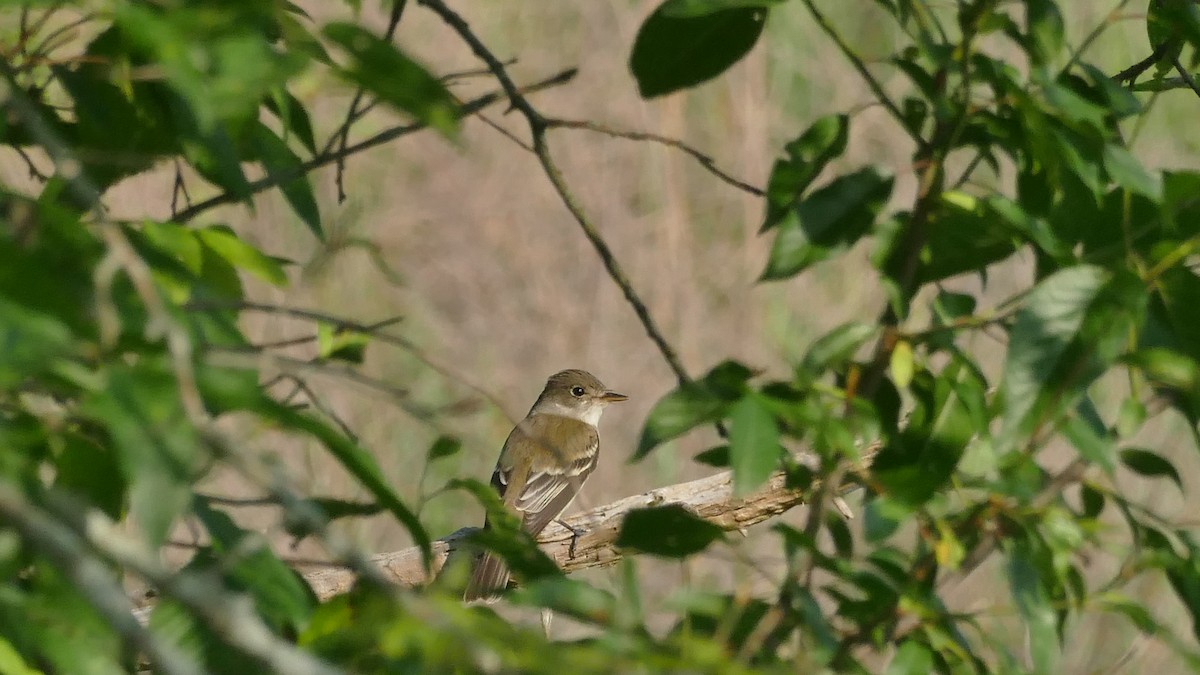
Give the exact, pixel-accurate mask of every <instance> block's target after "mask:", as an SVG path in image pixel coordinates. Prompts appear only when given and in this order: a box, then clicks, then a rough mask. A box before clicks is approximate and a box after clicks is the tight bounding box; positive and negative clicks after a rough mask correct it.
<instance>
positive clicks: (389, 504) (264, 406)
mask: <svg viewBox="0 0 1200 675" xmlns="http://www.w3.org/2000/svg"><path fill="white" fill-rule="evenodd" d="M256 411H257V412H258V413H259V414H260V415H262V416H264V417H266V418H268V419H274V420H275V421H276V422H278V423H279V424H280V425H282V426H283V427H284V428H287V429H294V430H296V431H302V432H304V433H306V434H308V435H310V436H312V437H313V438H315V439H317V440H318V441H320V442H321V444H322V445H324V446H325V448H326V449H328V450H329V453H330V454H331V455H332V456H333V457H334V459H336V460H337V461H338V463H340V464H341V465H342V466H343V467H344V468H345V469H346V470H347V471H349V472H350V474H351V475H352V476H354V477H355V478H356V479H358V481H359V483H361V484H362V486H363V487H364V488H366V490H367V492H368V493H369V494H370V495H371V496H372V497H374V498H375V501H377V502H379V504H381V505H382V506H383V507H384V508H386V509H387V510H388V512H389V513H391V514H392V515H393V516H394V517H395V518H396V520H398V521H399V522H400V524H401V525H403V526H404V527H405V529H407V530H408V533H409V535H410V536H412V538H413V542H414V543H415V544H416V545H417V546H418V547H419V548H420V549H421V559H422V562H423V563H424V564H425V566H426V567H428V566H429V565H430V560H431V559H432V555H433V550H432V548H431V547H432V542H431V540H430V538H429V533H428V532H426V531H425V528H424V527H423V526H422V525H421V521H420V520H419V519H418V518H417V515H416V513H414V512H413V511H412V509H410V508H408V506H407V505H405V503H404V501H403V500H402V499H400V495H398V494H397V493H396V491H395V490H394V489H392V487H391V485H389V484H388V482H387V480H385V479H384V477H383V473H382V472H381V471H380V470H379V465H378V464H376V463H375V459H374V458H373V457H372V456H371V455H370V454H369V453H368V452H367V451H366V450H364V449H362V448H361V447H359V446H358V445H357V444H356V443H354V441H352V440H350V439H348V438H346V437H345V436H344V435H342V434H340V433H338V432H337V431H336V430H334V429H333V428H331V427H330V426H329V425H327V424H325V423H324V422H323V421H321V420H319V419H317V418H315V417H312V416H309V415H305V414H303V413H301V412H299V411H296V410H293V409H292V408H290V407H288V406H286V405H283V404H282V403H278V402H276V401H273V400H271V399H265V400H263V401H262V402H261V403H260V404H259V405H258V406H257V407H256Z"/></svg>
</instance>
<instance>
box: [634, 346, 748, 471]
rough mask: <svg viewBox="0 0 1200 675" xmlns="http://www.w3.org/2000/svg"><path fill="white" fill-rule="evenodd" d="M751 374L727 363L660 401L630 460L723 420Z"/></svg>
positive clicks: (737, 364) (641, 456)
mask: <svg viewBox="0 0 1200 675" xmlns="http://www.w3.org/2000/svg"><path fill="white" fill-rule="evenodd" d="M750 375H751V373H750V370H749V369H748V368H746V367H745V366H743V365H741V364H740V363H736V362H733V361H726V362H725V363H722V364H720V365H718V366H716V367H715V368H713V369H712V370H710V371H709V372H708V373H707V374H706V375H705V376H704V377H702V378H700V379H699V380H696V381H694V382H692V383H690V384H687V385H682V386H680V387H679V388H677V389H675V390H674V391H672V392H671V393H669V394H667V395H666V396H664V397H663V398H661V399H659V401H658V403H655V404H654V408H653V409H651V410H650V416H649V417H647V418H646V425H645V427H644V428H643V429H642V437H641V440H640V441H639V442H638V449H637V451H636V452H635V453H634V454H633V457H631V458H630V461H637V460H639V459H641V458H643V457H645V456H646V455H647V454H649V453H650V451H651V450H653V449H654V448H656V447H658V446H659V445H661V444H663V443H665V442H667V441H669V440H671V439H673V438H677V437H679V436H682V435H683V434H684V433H686V432H687V431H689V430H691V429H694V428H695V427H698V426H700V425H701V424H704V423H706V422H716V421H717V420H719V419H722V418H723V417H725V415H726V414H727V412H728V410H729V408H730V405H731V404H732V403H733V402H734V401H736V400H738V399H740V398H741V391H740V388H741V386H742V384H743V383H744V382H745V381H746V380H748V379H750Z"/></svg>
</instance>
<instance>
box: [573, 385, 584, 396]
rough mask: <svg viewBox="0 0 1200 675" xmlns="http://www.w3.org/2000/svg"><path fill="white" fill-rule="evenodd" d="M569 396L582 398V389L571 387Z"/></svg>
mask: <svg viewBox="0 0 1200 675" xmlns="http://www.w3.org/2000/svg"><path fill="white" fill-rule="evenodd" d="M571 395H572V396H575V397H576V398H578V397H580V396H583V387H571Z"/></svg>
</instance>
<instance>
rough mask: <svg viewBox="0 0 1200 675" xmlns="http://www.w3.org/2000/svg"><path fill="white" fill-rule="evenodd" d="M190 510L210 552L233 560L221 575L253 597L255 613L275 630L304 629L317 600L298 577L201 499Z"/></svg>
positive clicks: (260, 542)
mask: <svg viewBox="0 0 1200 675" xmlns="http://www.w3.org/2000/svg"><path fill="white" fill-rule="evenodd" d="M193 510H194V512H195V514H196V517H197V518H199V519H200V522H201V523H203V524H204V529H205V530H207V531H208V534H209V536H211V537H212V542H211V543H210V544H209V546H210V548H211V549H212V550H213V552H214V553H216V554H218V555H220V556H222V557H223V558H225V559H228V560H231V561H236V562H235V564H233V565H232V567H226V569H224V570H223V573H224V575H225V576H226V577H227V578H229V579H230V580H232V581H233V582H234V583H235V584H236V587H237V588H238V589H239V590H243V591H245V592H247V593H249V594H250V596H251V597H253V598H254V601H255V606H256V609H257V610H258V612H259V613H260V614H261V615H262V616H263V617H265V618H267V619H268V620H269V621H270V622H271V623H272V624H273V625H274V626H275V627H276V630H280V629H282V628H284V627H287V628H289V629H293V630H295V629H299V628H301V627H303V626H304V625H305V624H306V623H307V622H308V617H309V616H310V615H311V614H312V610H313V607H314V606H315V605H316V597H315V596H314V595H313V593H312V590H311V589H310V588H309V587H308V585H307V584H305V583H304V581H303V580H301V578H300V576H299V575H298V574H297V573H296V572H295V571H294V570H292V568H290V567H288V566H287V565H285V564H283V561H281V560H280V559H279V558H277V557H276V556H275V554H274V553H273V552H272V551H271V548H270V546H269V545H268V544H267V542H266V541H265V540H262V539H260V538H257V537H256V536H255V535H253V534H251V533H249V532H246V531H245V530H243V529H241V528H239V527H238V526H237V525H236V524H235V523H234V522H233V520H232V519H231V518H230V517H229V516H228V515H227V514H225V513H223V512H221V511H217V510H215V509H212V508H211V507H209V505H208V504H207V503H206V502H205V501H204V500H202V499H200V500H196V502H195V503H194V504H193ZM226 556H228V557H227V558H226Z"/></svg>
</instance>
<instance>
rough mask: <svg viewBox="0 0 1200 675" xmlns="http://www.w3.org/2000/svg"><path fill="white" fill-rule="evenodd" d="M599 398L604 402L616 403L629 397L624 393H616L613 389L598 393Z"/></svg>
mask: <svg viewBox="0 0 1200 675" xmlns="http://www.w3.org/2000/svg"><path fill="white" fill-rule="evenodd" d="M600 400H601V401H604V402H605V403H617V402H619V401H628V400H629V397H628V396H626V395H625V394H618V393H617V392H615V391H606V392H604V393H603V394H600Z"/></svg>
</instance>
